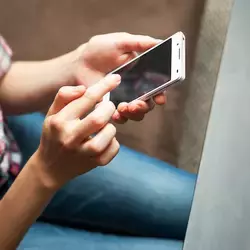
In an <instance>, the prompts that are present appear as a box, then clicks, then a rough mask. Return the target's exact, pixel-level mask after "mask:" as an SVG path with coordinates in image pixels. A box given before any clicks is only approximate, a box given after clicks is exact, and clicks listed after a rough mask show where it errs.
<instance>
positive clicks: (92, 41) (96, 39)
mask: <svg viewBox="0 0 250 250" xmlns="http://www.w3.org/2000/svg"><path fill="white" fill-rule="evenodd" d="M99 39H100V35H95V36H92V37H91V38H90V40H89V42H90V43H95V42H96V41H98V40H99Z"/></svg>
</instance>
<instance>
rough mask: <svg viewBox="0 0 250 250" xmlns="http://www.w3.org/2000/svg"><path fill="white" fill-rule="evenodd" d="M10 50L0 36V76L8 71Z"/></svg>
mask: <svg viewBox="0 0 250 250" xmlns="http://www.w3.org/2000/svg"><path fill="white" fill-rule="evenodd" d="M11 56H12V50H11V49H10V47H9V46H8V45H7V43H6V42H5V40H4V38H3V37H2V36H0V78H1V77H2V76H3V75H4V74H5V73H6V72H7V71H8V69H9V67H10V65H11Z"/></svg>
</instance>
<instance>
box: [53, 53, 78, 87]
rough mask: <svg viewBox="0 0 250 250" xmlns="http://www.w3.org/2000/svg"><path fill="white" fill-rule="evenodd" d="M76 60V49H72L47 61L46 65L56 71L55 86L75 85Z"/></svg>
mask: <svg viewBox="0 0 250 250" xmlns="http://www.w3.org/2000/svg"><path fill="white" fill-rule="evenodd" d="M77 60H78V53H77V50H73V51H71V52H69V53H67V54H65V55H62V56H59V57H56V58H54V59H51V60H49V61H48V66H49V67H50V69H52V71H53V72H56V73H57V74H56V81H54V82H55V84H56V85H57V86H56V88H57V89H59V88H61V87H63V86H74V85H76V77H75V75H76V73H75V72H76V66H77Z"/></svg>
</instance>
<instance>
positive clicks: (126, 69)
mask: <svg viewBox="0 0 250 250" xmlns="http://www.w3.org/2000/svg"><path fill="white" fill-rule="evenodd" d="M185 72H186V70H185V36H184V34H183V33H182V32H177V33H176V34H174V35H173V36H171V37H169V38H168V39H166V40H163V41H162V42H160V43H159V44H157V45H156V46H154V47H153V48H151V49H149V50H147V51H145V52H144V53H142V54H140V55H139V56H137V57H136V58H134V59H133V60H131V61H129V62H128V63H126V64H124V65H122V66H121V67H119V68H118V69H116V70H114V71H112V72H111V73H110V74H119V75H121V83H120V85H119V86H118V87H117V88H116V89H114V90H112V91H111V92H110V93H108V94H107V95H105V96H104V101H105V100H107V101H112V102H113V103H114V104H115V105H116V106H118V105H119V103H121V102H131V101H133V100H136V99H139V100H143V101H146V100H148V99H150V98H151V97H153V96H155V95H156V94H158V93H160V92H163V91H164V90H165V89H166V88H168V87H169V86H171V85H173V84H175V83H179V82H181V81H183V80H184V79H185V74H186V73H185Z"/></svg>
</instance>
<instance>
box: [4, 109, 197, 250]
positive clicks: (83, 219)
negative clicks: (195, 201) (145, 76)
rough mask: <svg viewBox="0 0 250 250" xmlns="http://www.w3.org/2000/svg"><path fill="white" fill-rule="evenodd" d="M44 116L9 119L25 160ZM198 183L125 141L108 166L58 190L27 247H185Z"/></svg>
mask: <svg viewBox="0 0 250 250" xmlns="http://www.w3.org/2000/svg"><path fill="white" fill-rule="evenodd" d="M43 120H44V116H43V115H42V114H39V113H35V114H30V115H23V116H17V117H10V118H9V119H8V122H9V127H10V129H11V130H12V132H13V134H14V136H15V138H16V140H17V142H18V144H19V146H20V149H21V151H22V154H23V157H24V163H25V162H26V161H27V160H28V159H29V157H30V156H31V155H32V154H33V152H34V151H35V150H36V149H37V147H38V144H39V140H40V135H41V129H42V123H43ZM195 183H196V175H194V174H190V173H187V172H185V171H183V170H180V169H177V168H175V167H172V166H170V165H168V164H167V163H164V162H162V161H159V160H157V159H153V158H151V157H148V156H146V155H144V154H141V153H137V152H135V151H133V150H130V149H128V148H126V147H124V146H122V147H121V150H120V153H119V154H118V156H117V157H116V158H115V159H114V160H113V161H112V162H111V163H110V164H109V165H108V166H107V167H102V168H97V169H95V170H93V171H91V172H89V173H87V174H85V175H82V176H80V177H78V178H75V179H74V180H72V181H71V182H69V183H68V184H67V185H66V186H64V187H63V188H62V189H61V190H60V191H59V192H58V193H57V194H56V195H55V196H54V198H53V199H52V201H51V202H50V204H49V205H48V206H47V208H46V209H45V211H44V213H43V215H42V216H41V218H40V222H38V223H37V224H34V225H33V226H32V228H31V230H30V231H29V232H28V234H27V235H26V237H25V239H24V241H23V242H22V245H21V249H26V248H27V249H57V247H58V249H59V248H61V249H75V250H78V249H95V250H99V249H101V250H104V249H108V250H113V249H129V248H132V249H138V250H140V249H144V250H146V249H152V248H154V249H156V250H158V249H159V250H160V249H165V250H177V249H178V250H181V249H182V243H183V240H184V237H185V232H186V228H187V222H188V218H189V213H190V209H191V203H192V198H193V193H194V188H195ZM59 230H61V231H60V232H61V233H59V234H58V232H59ZM78 236H79V237H78ZM52 241H53V244H57V245H56V246H55V245H53V244H52ZM51 244H52V245H51ZM37 245H39V248H36V247H37ZM66 246H68V248H65V247H66ZM32 247H34V248H32Z"/></svg>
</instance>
